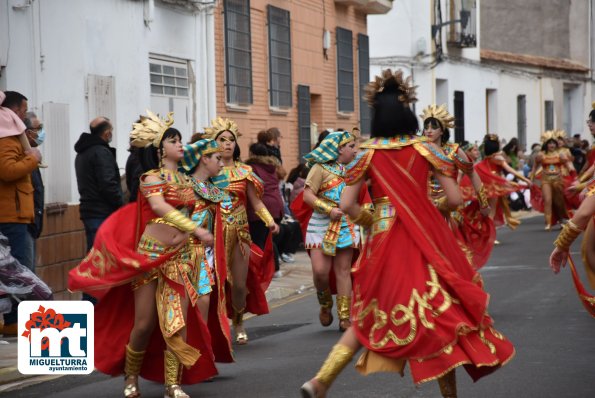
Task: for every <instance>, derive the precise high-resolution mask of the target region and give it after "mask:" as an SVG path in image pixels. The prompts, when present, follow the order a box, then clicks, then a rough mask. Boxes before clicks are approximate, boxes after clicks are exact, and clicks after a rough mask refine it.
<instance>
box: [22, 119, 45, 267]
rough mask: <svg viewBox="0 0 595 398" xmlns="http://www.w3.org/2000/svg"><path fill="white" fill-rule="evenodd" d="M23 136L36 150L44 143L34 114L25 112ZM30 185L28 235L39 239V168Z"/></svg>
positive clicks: (41, 207)
mask: <svg viewBox="0 0 595 398" xmlns="http://www.w3.org/2000/svg"><path fill="white" fill-rule="evenodd" d="M25 126H27V130H26V131H25V134H26V136H27V139H28V140H29V145H31V148H37V147H38V146H40V145H41V144H43V142H44V141H45V130H44V128H43V124H42V123H41V121H40V120H39V118H38V117H37V115H36V114H35V113H34V112H27V114H26V117H25ZM31 183H32V184H33V207H34V211H35V220H34V222H33V223H32V224H29V233H30V234H31V237H32V238H33V239H37V238H39V236H40V235H41V231H42V230H43V210H44V191H45V188H44V186H43V179H42V178H41V172H40V171H39V167H38V168H36V169H35V170H33V172H32V173H31ZM36 257H37V256H36V255H35V244H33V261H34V262H35V259H36Z"/></svg>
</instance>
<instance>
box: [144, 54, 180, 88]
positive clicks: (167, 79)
mask: <svg viewBox="0 0 595 398" xmlns="http://www.w3.org/2000/svg"><path fill="white" fill-rule="evenodd" d="M149 72H150V74H151V94H157V95H166V96H169V97H188V95H189V93H188V87H189V85H188V65H187V64H185V63H177V62H168V61H163V60H159V59H154V58H151V59H149Z"/></svg>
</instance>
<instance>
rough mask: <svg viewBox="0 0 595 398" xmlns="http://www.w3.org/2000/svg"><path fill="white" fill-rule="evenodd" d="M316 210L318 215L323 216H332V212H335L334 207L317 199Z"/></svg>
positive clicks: (315, 202)
mask: <svg viewBox="0 0 595 398" xmlns="http://www.w3.org/2000/svg"><path fill="white" fill-rule="evenodd" d="M314 210H315V211H317V212H318V213H322V214H327V215H328V214H331V210H333V206H331V205H330V204H328V203H327V202H326V201H324V200H322V199H316V200H315V201H314Z"/></svg>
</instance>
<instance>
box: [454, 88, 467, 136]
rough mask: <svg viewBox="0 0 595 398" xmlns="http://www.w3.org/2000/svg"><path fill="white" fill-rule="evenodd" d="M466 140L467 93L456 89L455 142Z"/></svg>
mask: <svg viewBox="0 0 595 398" xmlns="http://www.w3.org/2000/svg"><path fill="white" fill-rule="evenodd" d="M463 141H465V93H464V92H463V91H455V142H458V143H461V142H463Z"/></svg>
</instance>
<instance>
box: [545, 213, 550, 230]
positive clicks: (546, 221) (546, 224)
mask: <svg viewBox="0 0 595 398" xmlns="http://www.w3.org/2000/svg"><path fill="white" fill-rule="evenodd" d="M544 216H545V230H546V231H551V230H552V213H545V214H544Z"/></svg>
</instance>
